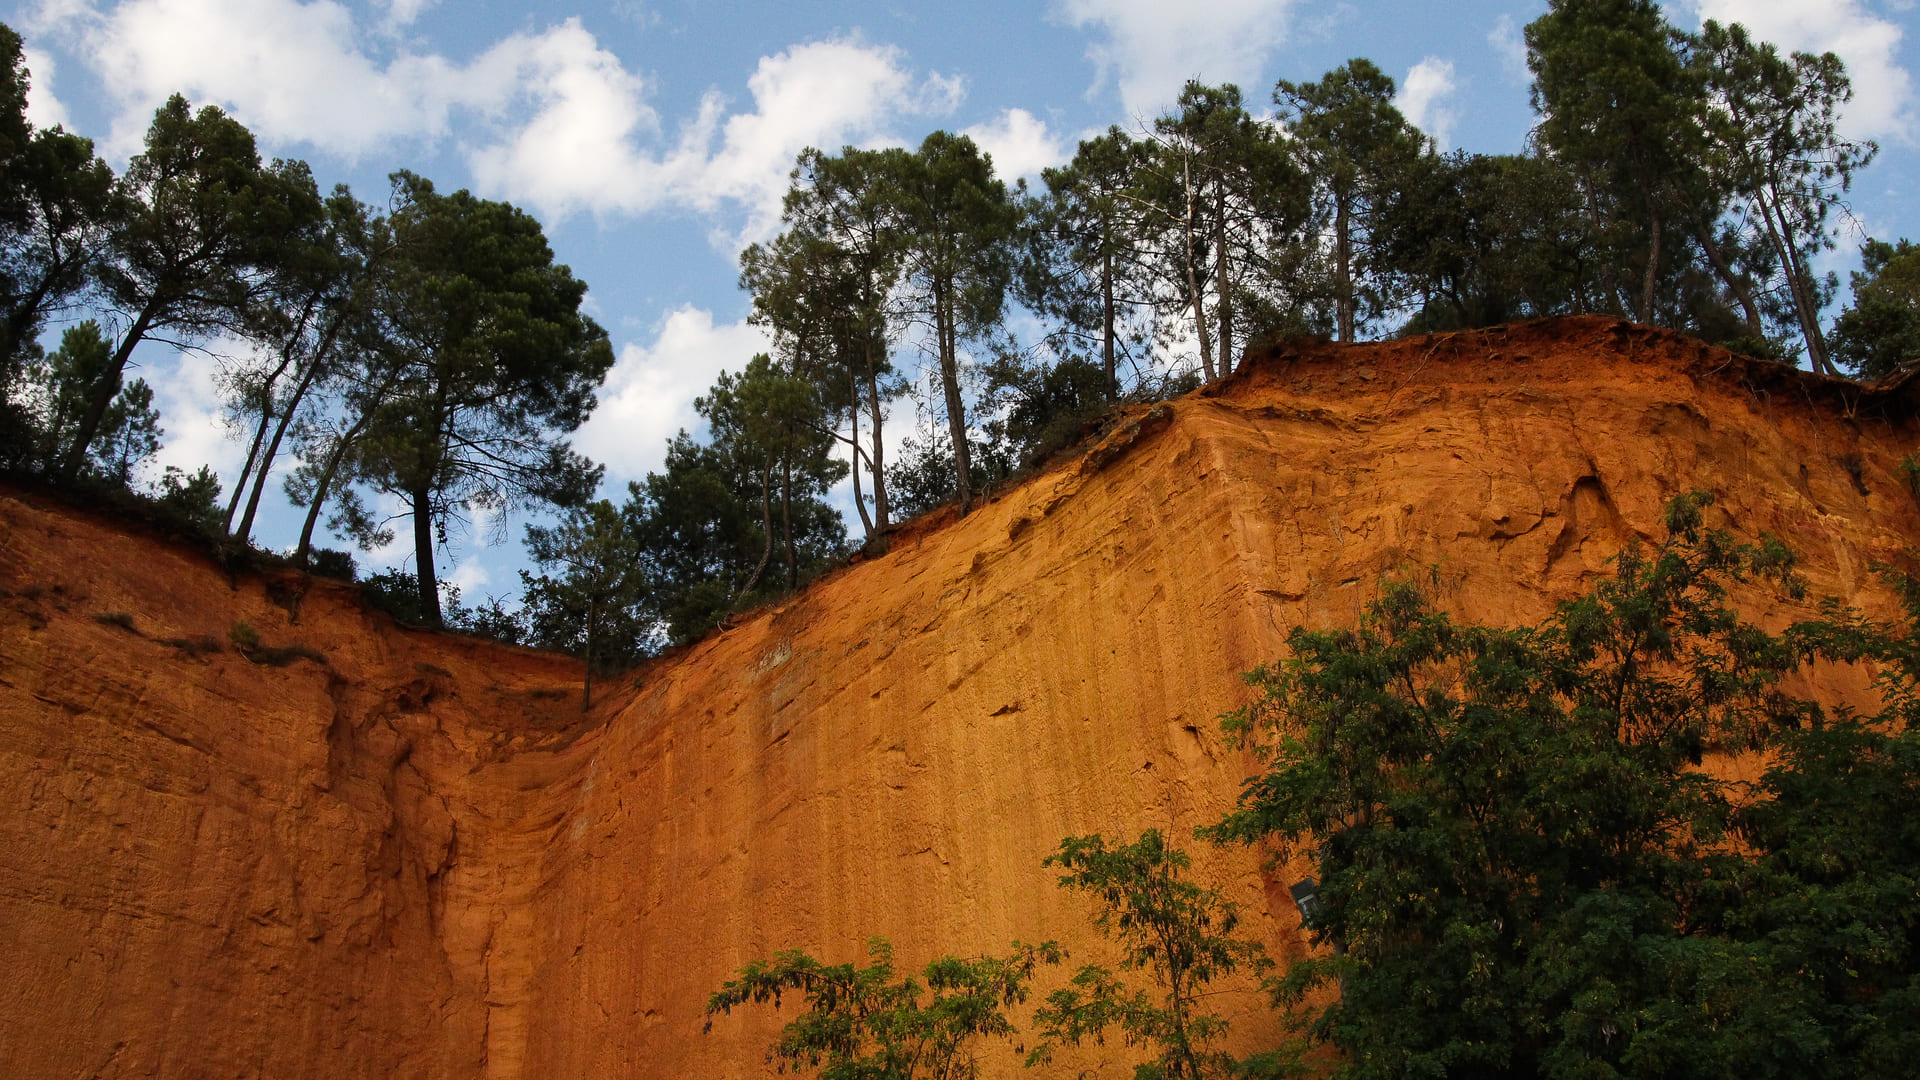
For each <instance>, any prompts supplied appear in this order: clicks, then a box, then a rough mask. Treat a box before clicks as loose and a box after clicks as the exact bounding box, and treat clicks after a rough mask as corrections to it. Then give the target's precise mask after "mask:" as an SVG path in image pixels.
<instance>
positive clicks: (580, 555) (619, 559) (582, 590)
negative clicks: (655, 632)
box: [520, 499, 648, 709]
mask: <svg viewBox="0 0 1920 1080" xmlns="http://www.w3.org/2000/svg"><path fill="white" fill-rule="evenodd" d="M527 554H528V556H529V557H530V558H532V559H533V561H534V563H535V564H537V565H538V566H539V567H540V568H541V570H542V571H543V572H542V573H540V574H538V575H534V574H530V573H528V572H527V571H525V570H522V571H521V572H520V580H521V582H522V583H523V584H524V585H525V587H526V593H525V602H524V608H525V616H524V619H525V621H526V623H527V624H528V626H529V627H530V629H531V638H532V641H533V643H534V644H536V645H538V646H540V647H541V648H548V649H560V650H562V651H564V652H569V653H572V654H574V655H576V656H579V657H581V658H582V659H584V660H585V661H586V667H587V677H586V684H585V686H584V687H583V688H582V690H581V693H580V707H581V708H583V709H584V708H586V707H587V706H589V705H590V704H592V702H593V676H594V674H595V671H596V669H599V670H612V669H614V668H616V667H618V666H619V665H622V664H629V663H632V662H633V661H634V660H636V659H638V658H639V656H640V655H641V654H642V652H643V651H644V649H645V647H646V645H647V637H648V633H647V627H646V625H645V624H644V622H643V621H642V619H641V613H640V610H639V606H640V601H641V599H642V590H643V589H644V587H645V582H644V579H643V578H642V577H641V568H640V544H639V538H638V537H636V536H635V535H634V534H633V530H632V528H631V526H630V523H629V522H628V521H627V519H626V518H625V517H623V516H622V515H621V513H620V511H619V510H617V509H615V508H614V505H613V504H612V503H610V502H608V501H606V500H605V499H601V500H598V501H596V502H591V503H588V504H587V505H585V506H582V507H575V508H573V509H571V510H568V511H567V512H566V513H565V514H563V515H562V517H561V519H560V521H559V523H557V524H555V525H553V526H551V527H540V526H535V527H532V528H529V529H528V530H527ZM544 571H553V572H551V573H549V572H544Z"/></svg>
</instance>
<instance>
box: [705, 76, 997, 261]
mask: <svg viewBox="0 0 1920 1080" xmlns="http://www.w3.org/2000/svg"><path fill="white" fill-rule="evenodd" d="M747 91H748V93H749V94H751V95H752V97H753V110H752V111H751V112H744V113H739V114H736V115H734V116H731V117H728V118H727V119H726V121H725V122H724V124H721V125H719V128H718V131H717V132H716V133H715V134H714V136H713V137H715V138H717V141H718V145H717V146H714V147H712V150H711V157H709V158H707V159H706V161H705V162H704V164H703V166H702V167H701V168H700V169H699V170H698V174H697V176H694V177H692V178H690V180H688V181H687V182H685V184H684V186H683V188H682V190H681V191H680V192H679V195H680V197H681V198H682V199H683V200H684V201H686V202H688V203H690V204H691V205H693V206H695V207H697V208H699V209H703V210H710V209H712V208H713V207H714V205H715V204H717V203H718V202H720V201H722V200H727V201H732V202H736V203H739V204H741V205H743V206H745V207H747V208H748V210H749V215H750V220H749V223H748V227H747V233H748V238H749V239H753V238H758V237H759V236H761V235H764V234H765V233H766V232H767V231H768V230H769V228H770V227H771V226H772V224H773V223H774V222H776V221H777V220H778V219H779V216H780V198H781V196H782V195H783V194H784V193H785V191H786V188H787V175H788V173H789V172H791V171H792V169H793V159H794V157H795V156H796V155H797V154H799V152H800V151H801V150H803V149H805V148H806V147H808V146H818V147H820V148H822V149H826V150H837V149H839V148H840V147H841V146H842V145H843V144H856V145H872V144H876V143H882V142H892V141H895V140H892V139H889V138H887V129H888V126H889V125H890V123H891V122H892V121H893V120H895V119H897V118H899V117H901V116H904V115H934V116H938V115H944V114H945V113H948V112H951V111H952V110H953V109H954V108H955V107H956V106H957V105H958V104H959V102H960V100H961V98H962V97H963V96H964V95H965V93H966V86H965V84H964V82H963V81H962V80H960V79H959V78H957V77H948V76H943V75H940V74H938V73H934V74H931V75H928V76H926V77H925V78H916V77H915V76H914V75H913V74H912V72H910V71H909V70H908V69H907V67H906V58H905V57H904V56H903V55H902V54H901V52H900V50H898V49H895V48H892V47H889V46H878V45H871V44H867V43H865V42H862V41H859V40H857V39H855V40H834V41H817V42H811V43H808V44H804V45H796V46H794V47H793V48H790V49H788V50H786V51H785V52H782V53H780V54H778V55H776V56H769V57H763V58H762V59H761V60H760V63H759V66H758V67H757V68H756V69H755V70H754V73H753V75H752V76H751V77H750V78H748V80H747ZM722 108H723V103H722V102H721V101H720V99H718V98H717V97H714V96H712V95H710V96H709V99H708V102H707V104H706V105H705V107H704V108H703V110H702V117H701V120H700V121H697V122H696V123H695V124H694V125H693V127H692V128H691V129H690V131H692V132H694V133H697V134H698V135H699V136H700V137H702V138H705V137H707V133H708V132H709V131H712V130H713V126H714V125H715V123H716V122H717V120H718V117H719V115H720V113H721V110H722ZM684 143H685V140H683V145H684Z"/></svg>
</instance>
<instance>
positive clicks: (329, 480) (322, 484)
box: [293, 435, 351, 569]
mask: <svg viewBox="0 0 1920 1080" xmlns="http://www.w3.org/2000/svg"><path fill="white" fill-rule="evenodd" d="M350 441H351V439H350V436H349V435H343V436H341V437H340V440H339V441H338V442H336V443H334V444H333V453H331V454H329V455H328V456H327V467H326V468H325V469H322V470H321V471H320V478H319V479H317V480H315V481H314V482H313V498H312V499H311V500H310V502H311V505H309V506H308V507H307V520H306V522H305V523H304V524H303V525H301V526H300V544H299V546H298V547H296V548H294V549H293V562H294V565H296V566H299V567H301V568H303V569H304V568H305V567H306V565H307V556H308V554H309V553H310V552H312V550H313V528H314V525H315V524H316V523H318V522H319V520H320V507H321V505H322V504H323V503H325V502H326V501H327V490H328V489H329V488H331V487H332V486H333V477H334V474H335V473H336V472H338V471H339V468H340V463H341V462H343V461H345V460H346V457H347V444H348V443H349V442H350Z"/></svg>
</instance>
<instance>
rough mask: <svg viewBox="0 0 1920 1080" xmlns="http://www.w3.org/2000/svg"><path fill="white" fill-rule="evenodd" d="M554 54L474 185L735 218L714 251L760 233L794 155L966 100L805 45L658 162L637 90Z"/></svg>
mask: <svg viewBox="0 0 1920 1080" xmlns="http://www.w3.org/2000/svg"><path fill="white" fill-rule="evenodd" d="M575 29H577V27H576V28H575ZM582 37H585V35H584V34H582ZM554 46H555V47H553V48H552V49H551V51H552V52H553V53H554V57H553V62H552V63H550V64H549V65H548V66H547V70H548V75H547V76H546V78H545V81H544V82H543V83H541V84H539V85H536V86H535V87H534V88H533V89H531V90H530V91H529V95H530V96H532V97H533V98H534V99H535V100H536V101H537V102H538V103H539V105H538V111H537V113H536V115H535V116H534V118H533V119H532V120H531V121H529V122H528V123H526V124H525V125H524V126H523V127H521V128H520V129H519V130H518V131H517V133H515V134H513V135H512V136H511V137H510V138H508V139H507V140H505V141H503V142H500V143H498V144H495V145H493V146H490V147H486V148H483V149H481V150H478V151H476V152H474V153H473V155H472V165H473V169H474V175H475V177H476V179H478V180H479V181H480V183H481V184H482V185H483V186H489V187H493V188H496V189H498V190H501V191H504V192H505V193H506V194H508V195H509V196H510V197H513V198H516V199H523V200H526V201H528V202H530V203H533V204H534V205H536V206H539V207H541V208H542V209H544V210H547V211H548V212H550V213H553V214H566V213H570V212H573V211H577V210H592V211H594V212H598V213H606V212H612V211H617V212H623V213H641V212H644V211H646V210H649V209H652V208H654V207H655V206H658V205H661V204H664V203H672V204H675V205H680V206H687V207H691V208H693V209H695V210H699V211H702V212H714V211H716V210H719V209H721V208H723V206H728V205H731V206H735V207H738V208H740V209H742V210H743V211H744V212H745V214H746V222H745V225H744V227H743V229H742V230H741V235H740V236H737V237H721V242H722V243H723V245H724V244H737V243H740V242H744V241H750V240H756V239H762V238H764V237H765V236H767V235H770V234H771V233H772V232H773V230H774V229H775V228H776V227H777V225H778V223H779V219H780V201H781V197H782V196H783V195H784V194H785V193H786V189H787V177H788V174H789V173H790V172H791V171H792V169H793V162H794V158H795V157H796V156H797V155H798V154H799V152H800V151H801V150H802V149H804V148H806V147H808V146H818V147H821V148H823V149H827V150H837V149H839V148H840V146H842V145H843V144H848V143H853V144H873V143H879V142H892V141H896V140H893V139H892V138H891V137H890V135H889V134H888V127H889V125H890V124H891V122H892V121H894V120H895V119H897V118H898V117H900V116H901V115H911V114H929V113H931V114H938V113H943V112H947V111H951V109H952V108H953V107H954V106H955V105H956V104H957V102H958V98H959V96H960V95H961V94H963V93H964V92H965V89H964V86H963V85H962V84H961V82H960V81H959V80H957V79H951V78H946V77H944V76H941V75H938V74H934V75H930V76H927V77H925V78H924V79H916V77H915V76H914V75H913V73H912V72H910V71H909V70H908V69H907V68H906V66H905V63H904V57H903V56H902V55H901V54H900V52H899V50H897V49H893V48H890V47H885V46H874V45H868V44H865V43H863V42H860V41H857V40H833V41H816V42H809V43H805V44H801V45H796V46H794V47H792V48H790V49H788V50H786V51H785V52H782V53H779V54H778V55H775V56H768V57H763V58H761V60H760V63H759V65H758V66H757V67H756V69H755V70H754V73H753V75H752V76H751V77H749V78H748V80H747V90H748V92H749V93H750V94H751V95H752V98H753V109H752V110H751V111H749V112H741V113H736V114H734V115H732V116H727V115H726V107H727V102H726V99H725V98H724V97H723V96H722V95H720V94H718V93H709V94H707V95H706V97H705V98H704V99H703V100H702V102H701V106H700V110H699V113H698V114H697V115H696V116H695V117H694V118H693V119H692V120H690V121H689V122H687V123H686V124H685V125H684V127H683V128H682V129H681V131H680V132H679V134H678V136H677V137H676V139H675V142H674V145H673V146H672V147H671V148H669V149H667V150H666V151H665V152H664V153H660V152H657V151H653V150H650V149H648V148H645V147H643V146H641V145H639V144H638V143H637V142H636V140H635V138H634V136H635V134H636V133H637V132H642V131H647V130H649V129H652V128H654V127H656V126H657V121H656V120H655V118H654V115H653V113H652V110H650V109H648V108H647V107H646V105H645V103H644V101H643V100H642V92H643V89H644V88H643V87H642V86H641V84H640V83H639V81H638V80H637V79H633V78H632V77H630V76H628V75H627V74H626V72H625V71H624V70H623V69H621V67H620V65H619V62H618V61H617V60H616V59H614V58H613V57H612V55H611V54H609V53H606V52H604V51H601V50H599V49H597V48H595V47H593V46H592V44H591V39H590V38H586V39H585V40H580V41H569V42H567V43H565V45H564V48H562V47H560V44H559V43H558V42H556V43H554ZM588 50H591V55H589V54H588Z"/></svg>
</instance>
